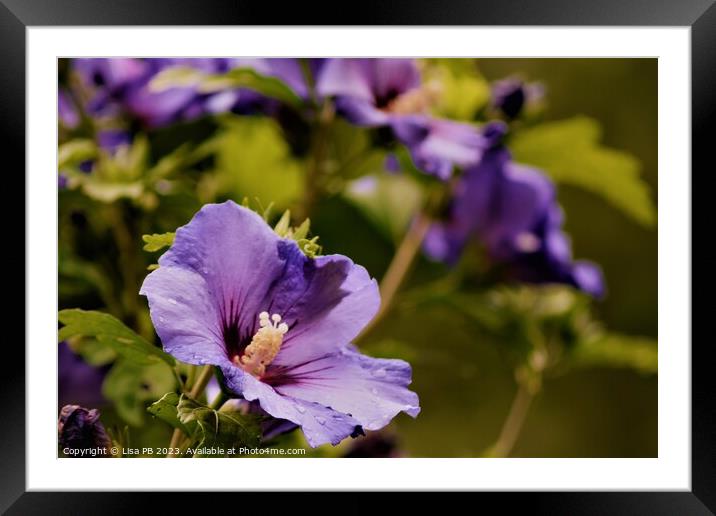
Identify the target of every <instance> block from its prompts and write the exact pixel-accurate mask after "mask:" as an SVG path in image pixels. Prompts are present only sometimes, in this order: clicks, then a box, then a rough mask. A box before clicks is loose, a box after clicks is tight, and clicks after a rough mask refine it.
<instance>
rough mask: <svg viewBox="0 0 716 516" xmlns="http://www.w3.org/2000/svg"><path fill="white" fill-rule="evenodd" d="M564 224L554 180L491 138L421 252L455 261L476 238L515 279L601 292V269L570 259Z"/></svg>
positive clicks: (467, 173) (602, 287)
mask: <svg viewBox="0 0 716 516" xmlns="http://www.w3.org/2000/svg"><path fill="white" fill-rule="evenodd" d="M489 131H490V130H489V129H488V132H489ZM562 222H563V220H562V211H561V209H560V207H559V205H558V204H557V200H556V193H555V189H554V185H553V184H552V182H551V181H550V180H549V179H548V178H547V177H546V176H545V175H544V174H543V173H542V172H541V171H539V170H537V169H534V168H531V167H527V166H523V165H519V164H517V163H514V162H513V161H512V160H511V157H510V154H509V152H508V151H507V149H506V148H505V147H504V146H502V145H501V144H498V143H496V141H495V144H494V145H493V146H492V147H491V148H490V149H488V150H487V151H486V152H485V153H484V155H483V157H482V159H481V160H480V162H479V163H478V164H477V165H475V166H473V167H470V168H468V169H467V170H466V171H465V174H464V176H463V177H462V179H461V181H460V182H459V183H458V185H457V187H456V189H455V192H454V198H453V200H452V203H451V205H450V207H449V210H448V214H447V217H446V219H445V220H444V221H441V222H438V223H435V224H433V226H432V227H431V228H430V230H429V232H428V235H427V236H426V239H425V242H424V250H425V252H426V253H427V254H428V256H430V257H431V258H433V259H436V260H440V261H444V262H447V263H455V262H456V261H457V260H458V258H459V257H460V255H461V254H462V251H463V249H464V248H465V246H466V245H467V244H468V242H469V241H470V240H471V239H472V238H476V239H477V240H479V242H480V243H481V244H482V245H483V246H484V247H485V248H486V250H487V253H488V255H489V256H490V258H491V259H492V260H493V261H495V262H497V263H499V264H502V265H505V266H506V267H507V270H508V272H509V273H510V274H511V275H512V276H513V277H515V278H516V279H519V280H522V281H529V282H535V283H545V282H550V283H566V284H570V285H573V286H575V287H577V288H579V289H581V290H584V291H585V292H588V293H590V294H592V295H594V296H601V295H602V294H603V292H604V286H603V281H602V277H601V272H600V271H599V269H598V268H597V267H596V266H595V265H593V264H590V263H587V262H576V263H575V262H574V261H573V260H572V255H571V244H570V242H569V239H568V237H567V236H566V235H565V234H564V233H563V231H562V229H561V228H562Z"/></svg>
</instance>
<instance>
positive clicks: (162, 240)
mask: <svg viewBox="0 0 716 516" xmlns="http://www.w3.org/2000/svg"><path fill="white" fill-rule="evenodd" d="M175 236H176V234H175V233H174V232H169V233H161V234H160V233H154V234H153V235H142V240H144V242H145V244H144V247H143V248H142V249H144V250H145V251H148V252H150V253H154V252H156V251H160V250H161V249H164V248H165V247H170V246H171V245H172V244H173V243H174V237H175Z"/></svg>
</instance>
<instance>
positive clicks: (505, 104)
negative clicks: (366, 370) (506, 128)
mask: <svg viewBox="0 0 716 516" xmlns="http://www.w3.org/2000/svg"><path fill="white" fill-rule="evenodd" d="M543 96H544V88H543V87H542V85H541V84H537V83H532V84H528V83H525V82H524V81H522V80H521V79H517V78H514V77H508V78H506V79H502V80H500V81H495V82H494V83H493V84H492V100H491V103H492V106H493V108H495V109H496V110H498V111H499V112H500V113H502V115H503V116H504V117H505V118H507V119H508V120H513V119H515V118H518V117H519V116H520V114H522V113H523V111H524V109H525V108H526V107H528V106H529V105H531V104H534V103H536V102H538V101H539V100H540V99H542V97H543Z"/></svg>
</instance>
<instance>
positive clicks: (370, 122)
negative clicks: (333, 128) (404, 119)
mask: <svg viewBox="0 0 716 516" xmlns="http://www.w3.org/2000/svg"><path fill="white" fill-rule="evenodd" d="M335 104H336V111H337V112H338V113H340V115H341V116H343V117H345V118H346V119H347V120H348V121H350V122H352V123H354V124H356V125H360V126H364V127H378V126H382V125H386V124H387V123H388V122H389V121H390V119H391V117H390V116H389V115H388V114H386V113H385V112H383V111H381V110H380V109H377V108H376V107H375V106H374V105H373V103H372V102H370V101H367V100H363V99H360V98H351V97H339V98H337V99H336V102H335Z"/></svg>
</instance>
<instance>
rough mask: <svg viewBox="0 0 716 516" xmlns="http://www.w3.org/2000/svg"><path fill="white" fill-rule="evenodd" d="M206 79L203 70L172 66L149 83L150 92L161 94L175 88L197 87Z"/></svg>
mask: <svg viewBox="0 0 716 516" xmlns="http://www.w3.org/2000/svg"><path fill="white" fill-rule="evenodd" d="M205 77H206V74H205V73H204V72H202V71H201V70H198V69H196V68H192V67H191V66H172V67H169V68H165V69H164V70H162V71H161V72H159V73H158V74H156V75H155V76H154V77H153V78H152V80H151V81H150V82H149V85H148V86H149V91H151V92H154V93H160V92H163V91H166V90H170V89H173V88H187V87H191V86H197V85H198V84H199V83H201V81H202V80H203V79H204V78H205Z"/></svg>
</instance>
